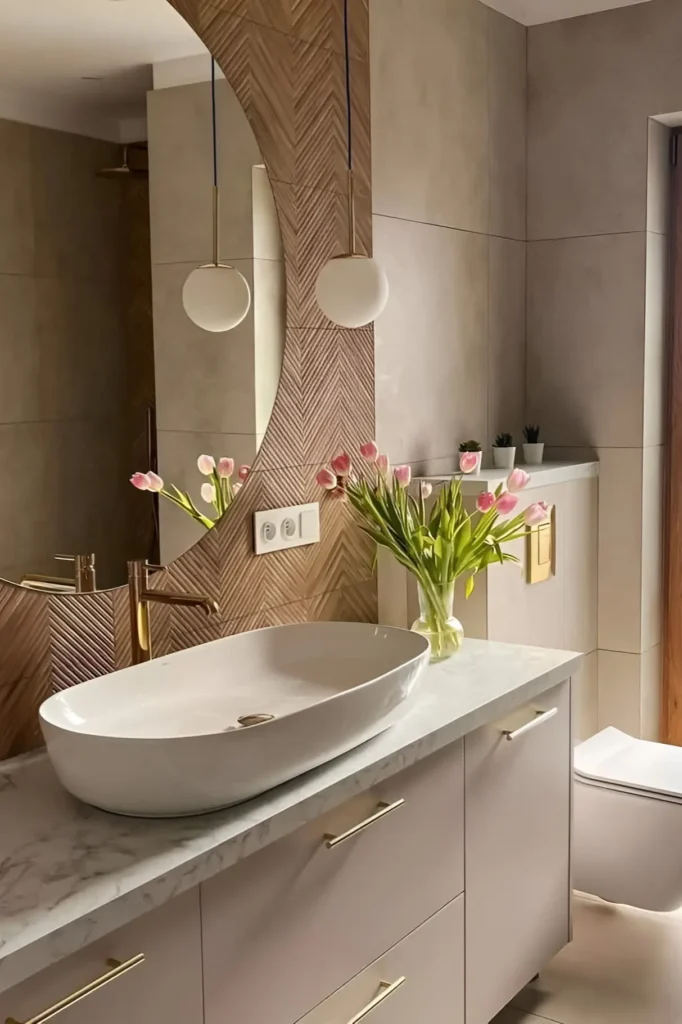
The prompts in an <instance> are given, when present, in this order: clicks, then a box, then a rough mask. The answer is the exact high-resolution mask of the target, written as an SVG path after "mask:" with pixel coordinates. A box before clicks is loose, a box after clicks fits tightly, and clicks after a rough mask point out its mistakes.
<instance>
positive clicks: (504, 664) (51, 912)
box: [0, 640, 580, 991]
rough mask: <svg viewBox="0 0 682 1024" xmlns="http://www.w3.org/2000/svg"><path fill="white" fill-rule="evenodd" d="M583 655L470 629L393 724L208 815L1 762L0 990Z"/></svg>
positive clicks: (490, 713) (530, 691)
mask: <svg viewBox="0 0 682 1024" xmlns="http://www.w3.org/2000/svg"><path fill="white" fill-rule="evenodd" d="M579 664H580V656H579V655H577V654H572V653H567V652H564V651H553V650H542V649H539V648H533V647H517V646H511V645H509V644H499V643H489V642H487V641H484V640H467V641H466V643H465V645H464V647H463V649H462V651H461V652H460V653H459V654H458V655H457V656H456V657H454V658H452V659H451V660H450V661H448V662H445V663H444V664H442V665H435V666H430V667H429V668H428V669H427V670H426V672H425V673H424V676H423V677H422V683H421V688H420V692H419V695H418V697H417V699H416V703H415V705H414V707H413V709H412V710H411V711H410V712H408V714H407V715H406V717H405V718H404V719H403V720H402V721H401V722H400V723H399V724H398V725H396V726H394V727H393V728H391V729H388V730H387V731H386V732H384V733H382V734H381V735H380V736H379V737H377V738H376V739H374V740H371V741H370V742H368V743H365V744H364V745H363V746H361V747H358V748H357V749H355V750H354V751H352V752H351V753H349V754H346V755H344V756H343V757H341V758H338V759H336V760H335V761H331V762H329V763H328V764H326V765H324V766H323V767H322V768H318V769H317V770H315V771H314V772H309V773H308V774H307V775H304V776H301V777H299V778H298V779H294V780H293V781H292V782H289V783H286V784H285V785H283V786H280V787H279V788H277V789H274V790H271V791H270V792H268V793H265V794H264V795H262V796H260V797H257V798H256V799H254V800H251V801H249V802H248V803H244V804H241V805H239V806H237V807H232V808H230V809H228V810H225V811H219V812H217V813H215V814H211V815H206V816H203V817H195V818H179V819H177V818H176V819H166V820H156V821H148V820H140V819H131V818H122V817H115V816H113V815H109V814H105V813H104V812H102V811H96V810H94V809H92V808H90V807H86V806H85V805H81V804H79V803H77V802H76V801H75V800H74V799H72V798H71V797H70V796H68V794H67V793H66V792H65V791H64V790H63V789H62V788H61V786H60V785H59V783H58V782H57V780H56V777H55V775H54V772H53V770H52V768H51V766H50V763H49V761H48V760H47V756H46V755H45V754H44V753H37V754H33V755H28V756H26V757H21V758H17V759H15V760H13V761H7V762H5V763H4V764H0V991H3V990H5V989H7V988H9V987H11V986H12V985H15V984H17V983H18V982H20V981H22V980H24V979H25V978H28V977H30V976H32V975H33V974H35V973H37V972H38V971H40V970H41V969H43V968H44V967H47V966H48V965H49V964H51V963H54V962H55V961H57V960H59V959H61V957H63V956H67V955H68V954H70V953H73V952H75V951H76V950H78V949H81V948H83V947H84V946H86V945H88V944H89V943H91V942H94V941H95V940H97V939H99V938H101V937H102V936H104V935H106V934H108V933H109V932H111V931H113V930H114V929H116V928H118V927H120V926H122V925H124V924H127V923H128V922H129V921H132V920H133V919H134V918H136V917H139V916H140V915H142V914H144V913H145V912H146V911H148V910H151V909H153V908H154V907H157V906H159V905H160V904H162V903H165V902H167V901H168V900H170V899H172V898H173V897H174V896H176V895H178V894H179V893H181V892H183V891H185V890H187V889H189V888H191V887H192V886H194V885H197V884H198V883H199V882H202V881H205V880H206V879H208V878H210V877H211V876H213V875H215V874H217V873H218V872H220V871H223V870H224V869H225V868H228V867H230V866H231V865H232V864H234V863H235V862H236V861H238V860H241V859H242V858H243V857H247V856H248V855H249V854H251V853H254V852H255V851H256V850H258V849H260V848H261V847H264V846H267V844H268V843H271V842H273V841H275V840H277V839H279V838H281V837H282V836H284V835H287V834H288V833H290V832H293V831H294V830H295V829H297V828H298V827H299V826H301V825H303V824H305V823H306V822H308V821H312V820H314V819H315V818H317V817H319V816H320V815H321V814H323V813H324V812H326V811H328V810H330V809H332V808H334V807H335V806H338V805H339V804H341V803H343V802H344V801H345V800H347V799H349V798H350V797H352V796H353V795H354V794H356V793H359V792H362V791H363V790H365V789H368V788H369V787H370V786H372V785H375V784H377V783H379V782H381V781H383V780H384V779H386V778H389V777H390V776H391V775H394V774H395V773H396V772H399V771H400V770H401V769H403V768H406V767H408V766H409V765H412V764H414V763H416V762H417V761H420V760H421V759H422V758H425V757H427V756H428V755H429V754H431V753H433V752H434V751H436V750H439V749H440V748H442V747H444V746H447V745H448V744H449V743H453V742H455V741H456V740H458V739H459V738H460V737H462V736H464V735H465V734H466V733H468V732H470V731H471V730H473V729H476V728H478V726H480V725H483V724H485V723H486V722H489V721H492V720H494V719H496V718H498V717H500V716H502V715H505V714H507V713H508V712H509V711H511V710H512V709H514V708H515V707H517V706H519V705H520V704H522V703H523V702H524V701H526V700H529V699H532V698H533V697H536V696H538V695H539V694H540V693H543V692H544V691H545V690H547V689H549V688H550V687H551V686H554V685H555V684H557V683H559V682H561V681H562V680H564V679H566V678H568V677H569V676H571V675H572V674H574V673H575V671H576V670H577V668H578V667H579Z"/></svg>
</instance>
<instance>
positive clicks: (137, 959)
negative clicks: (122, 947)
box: [5, 953, 144, 1024]
mask: <svg viewBox="0 0 682 1024" xmlns="http://www.w3.org/2000/svg"><path fill="white" fill-rule="evenodd" d="M143 963H144V953H138V954H137V956H134V957H133V958H132V960H126V961H125V963H121V961H120V960H107V965H108V966H109V967H110V968H111V970H110V971H107V973H106V974H103V975H102V977H101V978H96V979H95V980H94V981H91V982H90V984H89V985H86V986H85V987H84V988H80V989H78V991H77V992H72V993H71V995H70V996H67V997H66V998H65V999H62V1000H61V1001H60V1002H58V1003H55V1004H54V1006H50V1008H49V1009H47V1010H43V1012H42V1013H39V1014H38V1016H37V1017H31V1019H30V1020H27V1021H25V1022H24V1024H43V1022H44V1021H46V1020H52V1018H53V1017H56V1016H57V1014H58V1013H61V1012H62V1010H68V1008H69V1007H70V1006H73V1005H74V1003H79V1002H80V1001H81V999H85V997H86V996H89V995H92V993H93V992H96V991H97V990H98V989H100V988H104V986H105V985H108V984H109V982H110V981H115V980H116V978H120V977H121V975H122V974H126V973H127V972H128V971H132V969H133V967H138V966H139V965H140V964H143ZM5 1024H19V1021H17V1020H15V1019H14V1017H8V1018H7V1020H6V1021H5Z"/></svg>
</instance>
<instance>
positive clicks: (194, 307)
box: [182, 263, 251, 333]
mask: <svg viewBox="0 0 682 1024" xmlns="http://www.w3.org/2000/svg"><path fill="white" fill-rule="evenodd" d="M182 304H183V306H184V307H185V312H186V313H187V316H188V317H189V318H190V320H192V321H193V323H195V324H196V325H197V327H201V328H202V329H203V330H204V331H212V332H214V333H218V332H220V331H231V330H232V328H233V327H236V326H237V324H240V323H241V322H242V320H243V319H244V317H245V316H246V314H247V313H248V311H249V308H250V306H251V289H250V288H249V284H248V281H247V280H246V278H245V277H244V275H243V274H240V273H239V271H238V270H235V269H234V267H229V266H227V265H224V264H220V263H219V264H217V265H216V264H215V263H208V264H206V266H204V267H197V269H196V270H193V271H192V273H191V274H190V275H189V277H188V278H187V280H186V281H185V286H184V288H183V289H182Z"/></svg>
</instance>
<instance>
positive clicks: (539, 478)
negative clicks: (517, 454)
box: [416, 462, 599, 496]
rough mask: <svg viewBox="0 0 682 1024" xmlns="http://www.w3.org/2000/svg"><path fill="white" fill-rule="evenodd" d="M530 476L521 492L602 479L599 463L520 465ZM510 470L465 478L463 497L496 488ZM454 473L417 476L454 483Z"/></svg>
mask: <svg viewBox="0 0 682 1024" xmlns="http://www.w3.org/2000/svg"><path fill="white" fill-rule="evenodd" d="M517 468H518V469H524V470H525V471H526V473H529V474H530V482H529V483H528V485H527V487H526V488H525V489H524V491H523V492H522V496H523V494H525V493H527V492H528V491H532V490H535V489H536V488H538V487H547V486H548V485H549V484H565V483H570V482H571V481H573V480H588V479H591V478H593V477H598V476H599V463H598V462H543V463H542V464H541V465H539V466H524V465H522V464H520V465H518V466H517ZM509 473H510V470H508V469H492V468H491V469H482V470H481V472H480V473H479V475H478V476H465V477H462V492H463V493H464V494H478V492H479V491H481V490H485V489H486V488H487V487H488V485H490V488H489V489H491V490H492V489H494V487H497V485H498V484H500V483H502V482H503V481H504V480H506V479H507V477H508V476H509ZM454 475H455V474H446V475H443V476H441V475H433V476H430V475H424V476H421V477H417V478H416V479H418V480H428V481H429V482H430V483H434V484H435V483H442V482H443V481H444V480H451V479H452V477H453V476H454Z"/></svg>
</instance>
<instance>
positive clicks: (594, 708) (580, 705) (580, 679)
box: [571, 651, 599, 744]
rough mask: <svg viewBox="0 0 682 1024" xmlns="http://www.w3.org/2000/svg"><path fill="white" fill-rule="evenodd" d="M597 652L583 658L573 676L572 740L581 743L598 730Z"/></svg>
mask: <svg viewBox="0 0 682 1024" xmlns="http://www.w3.org/2000/svg"><path fill="white" fill-rule="evenodd" d="M598 657H599V655H598V652H597V651H593V652H592V654H588V655H587V656H586V657H585V659H584V660H583V664H582V668H581V669H580V671H579V672H578V674H577V675H576V676H574V677H573V692H572V707H571V710H572V714H573V742H574V744H575V743H582V742H583V741H584V740H587V739H589V738H590V736H594V734H595V733H596V732H597V731H598V730H599V703H598V696H599V694H598Z"/></svg>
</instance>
